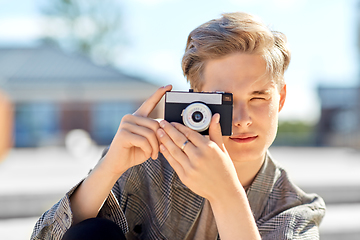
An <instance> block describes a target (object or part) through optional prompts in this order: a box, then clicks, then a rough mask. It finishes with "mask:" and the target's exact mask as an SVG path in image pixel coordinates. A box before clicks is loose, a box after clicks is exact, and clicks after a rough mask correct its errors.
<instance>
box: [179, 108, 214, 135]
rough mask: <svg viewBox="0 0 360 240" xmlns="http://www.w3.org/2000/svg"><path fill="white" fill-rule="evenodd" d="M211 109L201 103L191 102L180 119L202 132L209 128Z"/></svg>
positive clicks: (186, 124)
mask: <svg viewBox="0 0 360 240" xmlns="http://www.w3.org/2000/svg"><path fill="white" fill-rule="evenodd" d="M211 116H212V113H211V110H210V108H209V107H208V106H206V105H205V104H203V103H198V102H197V103H192V104H190V105H189V106H187V107H186V108H185V109H184V111H183V113H182V120H183V123H184V124H185V126H187V127H189V128H191V129H193V130H195V131H198V132H202V131H205V130H206V129H208V128H209V125H210V121H211Z"/></svg>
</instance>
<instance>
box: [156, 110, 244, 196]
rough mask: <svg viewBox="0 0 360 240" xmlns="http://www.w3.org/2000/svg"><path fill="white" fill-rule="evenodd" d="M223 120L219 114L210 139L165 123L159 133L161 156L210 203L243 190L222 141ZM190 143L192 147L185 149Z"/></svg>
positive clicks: (211, 129)
mask: <svg viewBox="0 0 360 240" xmlns="http://www.w3.org/2000/svg"><path fill="white" fill-rule="evenodd" d="M219 119H220V115H219V114H214V116H213V117H212V119H211V123H210V127H209V138H206V137H204V136H202V135H201V134H199V133H198V132H196V131H194V130H192V129H190V128H188V127H186V126H184V125H182V124H179V123H171V124H170V123H168V122H167V121H165V120H163V121H161V122H160V128H159V129H158V131H157V137H158V139H159V142H160V152H161V153H162V154H163V155H164V157H165V158H166V159H167V160H168V162H169V163H170V165H171V166H172V167H173V169H174V170H175V171H176V173H177V174H178V176H179V178H180V180H181V181H182V182H183V183H184V184H185V185H186V186H187V187H189V188H190V189H191V190H192V191H193V192H195V193H196V194H198V195H200V196H202V197H204V198H206V199H208V200H209V201H210V202H211V200H212V199H216V198H218V197H220V196H222V197H224V196H225V195H226V194H229V193H234V192H233V191H237V190H238V189H237V188H239V187H241V184H240V181H239V179H238V177H237V173H236V170H235V167H234V164H233V162H232V160H231V159H230V157H229V155H228V153H227V151H226V149H225V146H224V143H223V140H222V134H221V127H220V123H219ZM186 141H188V143H187V144H186V145H185V146H184V147H183V144H184V143H185V142H186ZM182 147H183V149H181V148H182Z"/></svg>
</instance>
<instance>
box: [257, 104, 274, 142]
mask: <svg viewBox="0 0 360 240" xmlns="http://www.w3.org/2000/svg"><path fill="white" fill-rule="evenodd" d="M278 110H279V106H278V105H277V104H276V103H275V102H269V103H267V104H264V105H262V106H261V107H260V106H259V107H258V108H257V109H256V116H257V119H258V122H259V125H261V126H262V128H263V130H264V133H265V134H266V135H267V138H270V139H273V138H274V137H275V135H276V132H277V127H278Z"/></svg>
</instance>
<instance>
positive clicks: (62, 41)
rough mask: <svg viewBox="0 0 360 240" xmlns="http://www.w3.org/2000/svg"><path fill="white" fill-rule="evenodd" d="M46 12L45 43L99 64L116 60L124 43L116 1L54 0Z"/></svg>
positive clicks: (118, 6) (118, 7)
mask: <svg viewBox="0 0 360 240" xmlns="http://www.w3.org/2000/svg"><path fill="white" fill-rule="evenodd" d="M42 12H43V13H44V14H45V15H46V16H48V21H47V22H46V24H45V26H44V28H45V31H46V34H47V36H48V37H46V38H45V39H43V41H44V42H47V43H53V44H56V45H59V46H61V47H64V48H66V49H69V50H71V51H77V52H81V53H84V54H86V55H88V56H90V57H91V58H93V59H94V60H96V61H97V62H99V63H103V64H109V63H111V62H113V61H114V58H115V55H117V52H118V51H117V49H119V48H120V46H121V45H122V44H123V36H122V32H123V31H122V29H121V25H122V24H121V14H120V5H119V3H118V2H117V1H116V0H52V1H47V5H45V6H44V7H43V9H42Z"/></svg>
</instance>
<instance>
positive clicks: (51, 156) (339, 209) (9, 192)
mask: <svg viewBox="0 0 360 240" xmlns="http://www.w3.org/2000/svg"><path fill="white" fill-rule="evenodd" d="M101 150H102V148H94V149H91V150H87V151H86V152H84V153H83V154H76V153H73V154H71V153H69V152H68V151H66V150H65V149H61V148H44V149H35V150H34V149H18V150H13V151H12V152H11V153H10V154H9V156H8V157H7V159H5V161H3V162H2V163H0V239H6V240H17V239H19V240H20V239H29V237H30V234H31V231H32V228H33V226H34V224H35V222H36V220H37V218H38V216H39V215H40V214H41V213H42V212H44V211H45V210H47V209H48V208H49V207H51V205H52V204H54V203H55V202H56V201H57V200H58V199H59V198H60V197H61V196H62V195H63V194H64V193H65V192H66V191H67V190H68V189H69V188H71V187H72V186H73V185H74V184H75V183H77V182H78V181H79V180H80V179H82V178H83V177H84V176H86V174H87V173H88V171H89V169H91V167H92V166H94V164H95V163H96V161H97V160H98V156H99V155H100V153H101ZM85 153H86V154H85ZM271 153H272V155H273V156H274V158H275V159H276V160H277V161H278V162H281V164H282V165H283V166H284V167H285V168H286V169H287V170H288V172H289V173H290V175H291V176H292V179H293V180H294V181H295V182H296V183H297V184H298V185H299V186H301V187H302V188H303V189H306V190H307V191H314V192H317V193H320V195H322V196H323V197H324V199H325V201H326V202H327V207H328V210H327V214H326V217H325V218H324V220H323V223H322V225H321V228H320V229H321V235H322V238H321V239H325V240H332V239H342V240H352V239H354V240H355V239H360V174H359V171H360V151H355V150H352V149H331V148H279V147H278V148H272V149H271ZM80 155H81V156H84V157H82V158H79V157H76V156H80ZM289 156H291V157H289ZM85 159H86V160H85Z"/></svg>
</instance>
